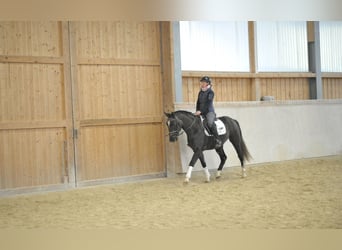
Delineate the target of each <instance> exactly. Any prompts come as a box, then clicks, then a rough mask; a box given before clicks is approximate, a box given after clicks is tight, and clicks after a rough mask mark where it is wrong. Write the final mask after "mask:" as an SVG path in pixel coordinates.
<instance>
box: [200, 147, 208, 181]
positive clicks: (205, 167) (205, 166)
mask: <svg viewBox="0 0 342 250" xmlns="http://www.w3.org/2000/svg"><path fill="white" fill-rule="evenodd" d="M199 159H200V161H201V164H202V167H203V171H204V174H205V182H210V173H209V170H208V168H207V163H206V162H205V160H204V155H203V152H202V151H201V154H200V156H199Z"/></svg>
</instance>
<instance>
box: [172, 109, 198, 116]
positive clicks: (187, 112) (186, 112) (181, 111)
mask: <svg viewBox="0 0 342 250" xmlns="http://www.w3.org/2000/svg"><path fill="white" fill-rule="evenodd" d="M174 113H175V114H184V115H189V116H192V117H194V116H195V115H194V114H193V113H192V112H190V111H187V110H177V111H175V112H174Z"/></svg>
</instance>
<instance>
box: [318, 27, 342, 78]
mask: <svg viewBox="0 0 342 250" xmlns="http://www.w3.org/2000/svg"><path fill="white" fill-rule="evenodd" d="M319 27H320V32H319V33H320V42H321V68H322V72H342V22H320V23H319Z"/></svg>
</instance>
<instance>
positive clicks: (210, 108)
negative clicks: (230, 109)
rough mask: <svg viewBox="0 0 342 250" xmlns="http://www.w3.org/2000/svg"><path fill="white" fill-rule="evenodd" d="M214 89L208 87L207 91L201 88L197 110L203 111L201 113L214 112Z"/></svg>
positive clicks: (204, 114)
mask: <svg viewBox="0 0 342 250" xmlns="http://www.w3.org/2000/svg"><path fill="white" fill-rule="evenodd" d="M214 95H215V93H214V91H213V90H212V89H211V88H208V89H207V90H206V91H203V90H200V92H199V93H198V98H197V103H196V111H201V115H203V116H206V115H207V114H208V113H209V112H214V113H215V109H214V104H213V101H214Z"/></svg>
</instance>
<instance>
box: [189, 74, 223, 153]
mask: <svg viewBox="0 0 342 250" xmlns="http://www.w3.org/2000/svg"><path fill="white" fill-rule="evenodd" d="M200 83H201V90H200V91H199V93H198V98H197V102H196V112H195V115H202V116H203V117H205V118H207V121H208V126H209V128H210V130H211V132H212V134H213V135H214V137H215V139H216V146H215V147H216V148H219V147H221V146H222V142H221V140H220V138H219V135H218V133H217V129H216V124H215V122H214V121H215V118H216V114H215V109H214V104H213V101H214V95H215V94H214V91H213V90H212V88H211V86H212V85H211V79H210V78H209V77H208V76H204V77H202V78H201V80H200Z"/></svg>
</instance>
